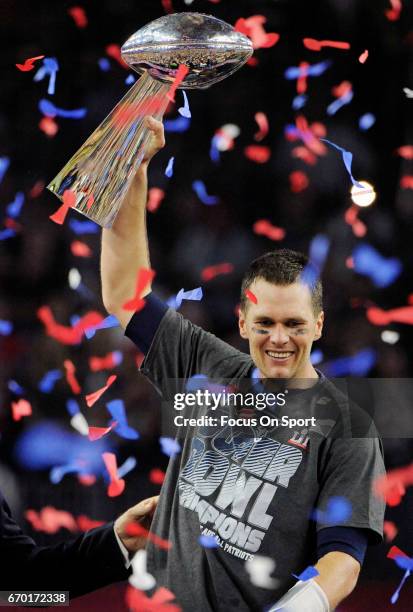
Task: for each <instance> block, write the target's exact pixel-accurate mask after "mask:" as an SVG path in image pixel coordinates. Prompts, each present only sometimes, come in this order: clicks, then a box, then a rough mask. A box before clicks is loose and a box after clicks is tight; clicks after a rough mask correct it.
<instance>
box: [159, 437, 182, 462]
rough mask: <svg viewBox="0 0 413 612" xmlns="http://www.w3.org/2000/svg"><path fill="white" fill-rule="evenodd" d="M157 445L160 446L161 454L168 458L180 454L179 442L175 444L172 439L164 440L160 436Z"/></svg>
mask: <svg viewBox="0 0 413 612" xmlns="http://www.w3.org/2000/svg"><path fill="white" fill-rule="evenodd" d="M159 443H160V445H161V448H162V452H163V453H164V455H167V456H168V457H173V456H174V455H176V454H177V453H180V452H181V446H180V444H179V442H177V441H176V440H174V439H173V438H165V437H163V436H161V437H160V438H159Z"/></svg>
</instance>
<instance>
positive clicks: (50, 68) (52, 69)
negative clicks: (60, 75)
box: [33, 57, 59, 96]
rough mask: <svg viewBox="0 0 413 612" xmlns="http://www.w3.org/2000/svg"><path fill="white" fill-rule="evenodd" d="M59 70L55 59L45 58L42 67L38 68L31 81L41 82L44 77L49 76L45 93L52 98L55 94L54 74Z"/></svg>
mask: <svg viewBox="0 0 413 612" xmlns="http://www.w3.org/2000/svg"><path fill="white" fill-rule="evenodd" d="M58 70H59V63H58V61H57V59H56V58H55V57H45V58H44V60H43V65H42V66H40V68H39V70H38V71H37V72H36V74H35V75H34V77H33V81H42V80H43V79H44V77H45V76H47V75H49V85H48V87H47V93H48V95H49V96H53V95H54V93H55V86H56V73H57V71H58Z"/></svg>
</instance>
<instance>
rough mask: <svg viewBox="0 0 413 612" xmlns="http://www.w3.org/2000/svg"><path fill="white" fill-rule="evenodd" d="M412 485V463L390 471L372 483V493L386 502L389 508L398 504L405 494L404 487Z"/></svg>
mask: <svg viewBox="0 0 413 612" xmlns="http://www.w3.org/2000/svg"><path fill="white" fill-rule="evenodd" d="M411 485H413V463H411V464H410V465H407V466H404V467H401V468H396V469H395V470H390V471H389V472H387V474H383V476H380V477H379V478H377V479H376V480H375V481H374V485H373V488H374V492H375V494H376V495H378V496H380V497H382V498H383V499H385V500H386V502H387V504H388V505H389V506H397V505H398V504H400V502H401V500H402V498H403V495H404V494H405V492H406V486H411Z"/></svg>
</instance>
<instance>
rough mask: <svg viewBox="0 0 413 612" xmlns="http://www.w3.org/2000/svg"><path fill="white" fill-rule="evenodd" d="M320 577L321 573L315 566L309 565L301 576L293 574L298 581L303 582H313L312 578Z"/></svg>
mask: <svg viewBox="0 0 413 612" xmlns="http://www.w3.org/2000/svg"><path fill="white" fill-rule="evenodd" d="M319 575H320V572H319V571H318V569H317V568H315V567H314V566H313V565H309V566H308V567H306V569H305V570H304V571H302V572H301V574H298V576H297V575H296V574H293V576H294V578H297V580H302V581H303V582H306V581H307V580H311V578H315V577H316V576H319Z"/></svg>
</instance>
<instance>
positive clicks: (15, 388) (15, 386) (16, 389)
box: [7, 380, 24, 395]
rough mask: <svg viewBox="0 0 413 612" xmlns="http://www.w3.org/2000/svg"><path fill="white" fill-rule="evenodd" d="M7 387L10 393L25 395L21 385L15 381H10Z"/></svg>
mask: <svg viewBox="0 0 413 612" xmlns="http://www.w3.org/2000/svg"><path fill="white" fill-rule="evenodd" d="M7 387H8V389H9V391H11V392H12V393H14V394H15V395H23V393H24V389H23V387H21V386H20V385H19V383H18V382H16V381H15V380H9V382H8V383H7Z"/></svg>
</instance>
